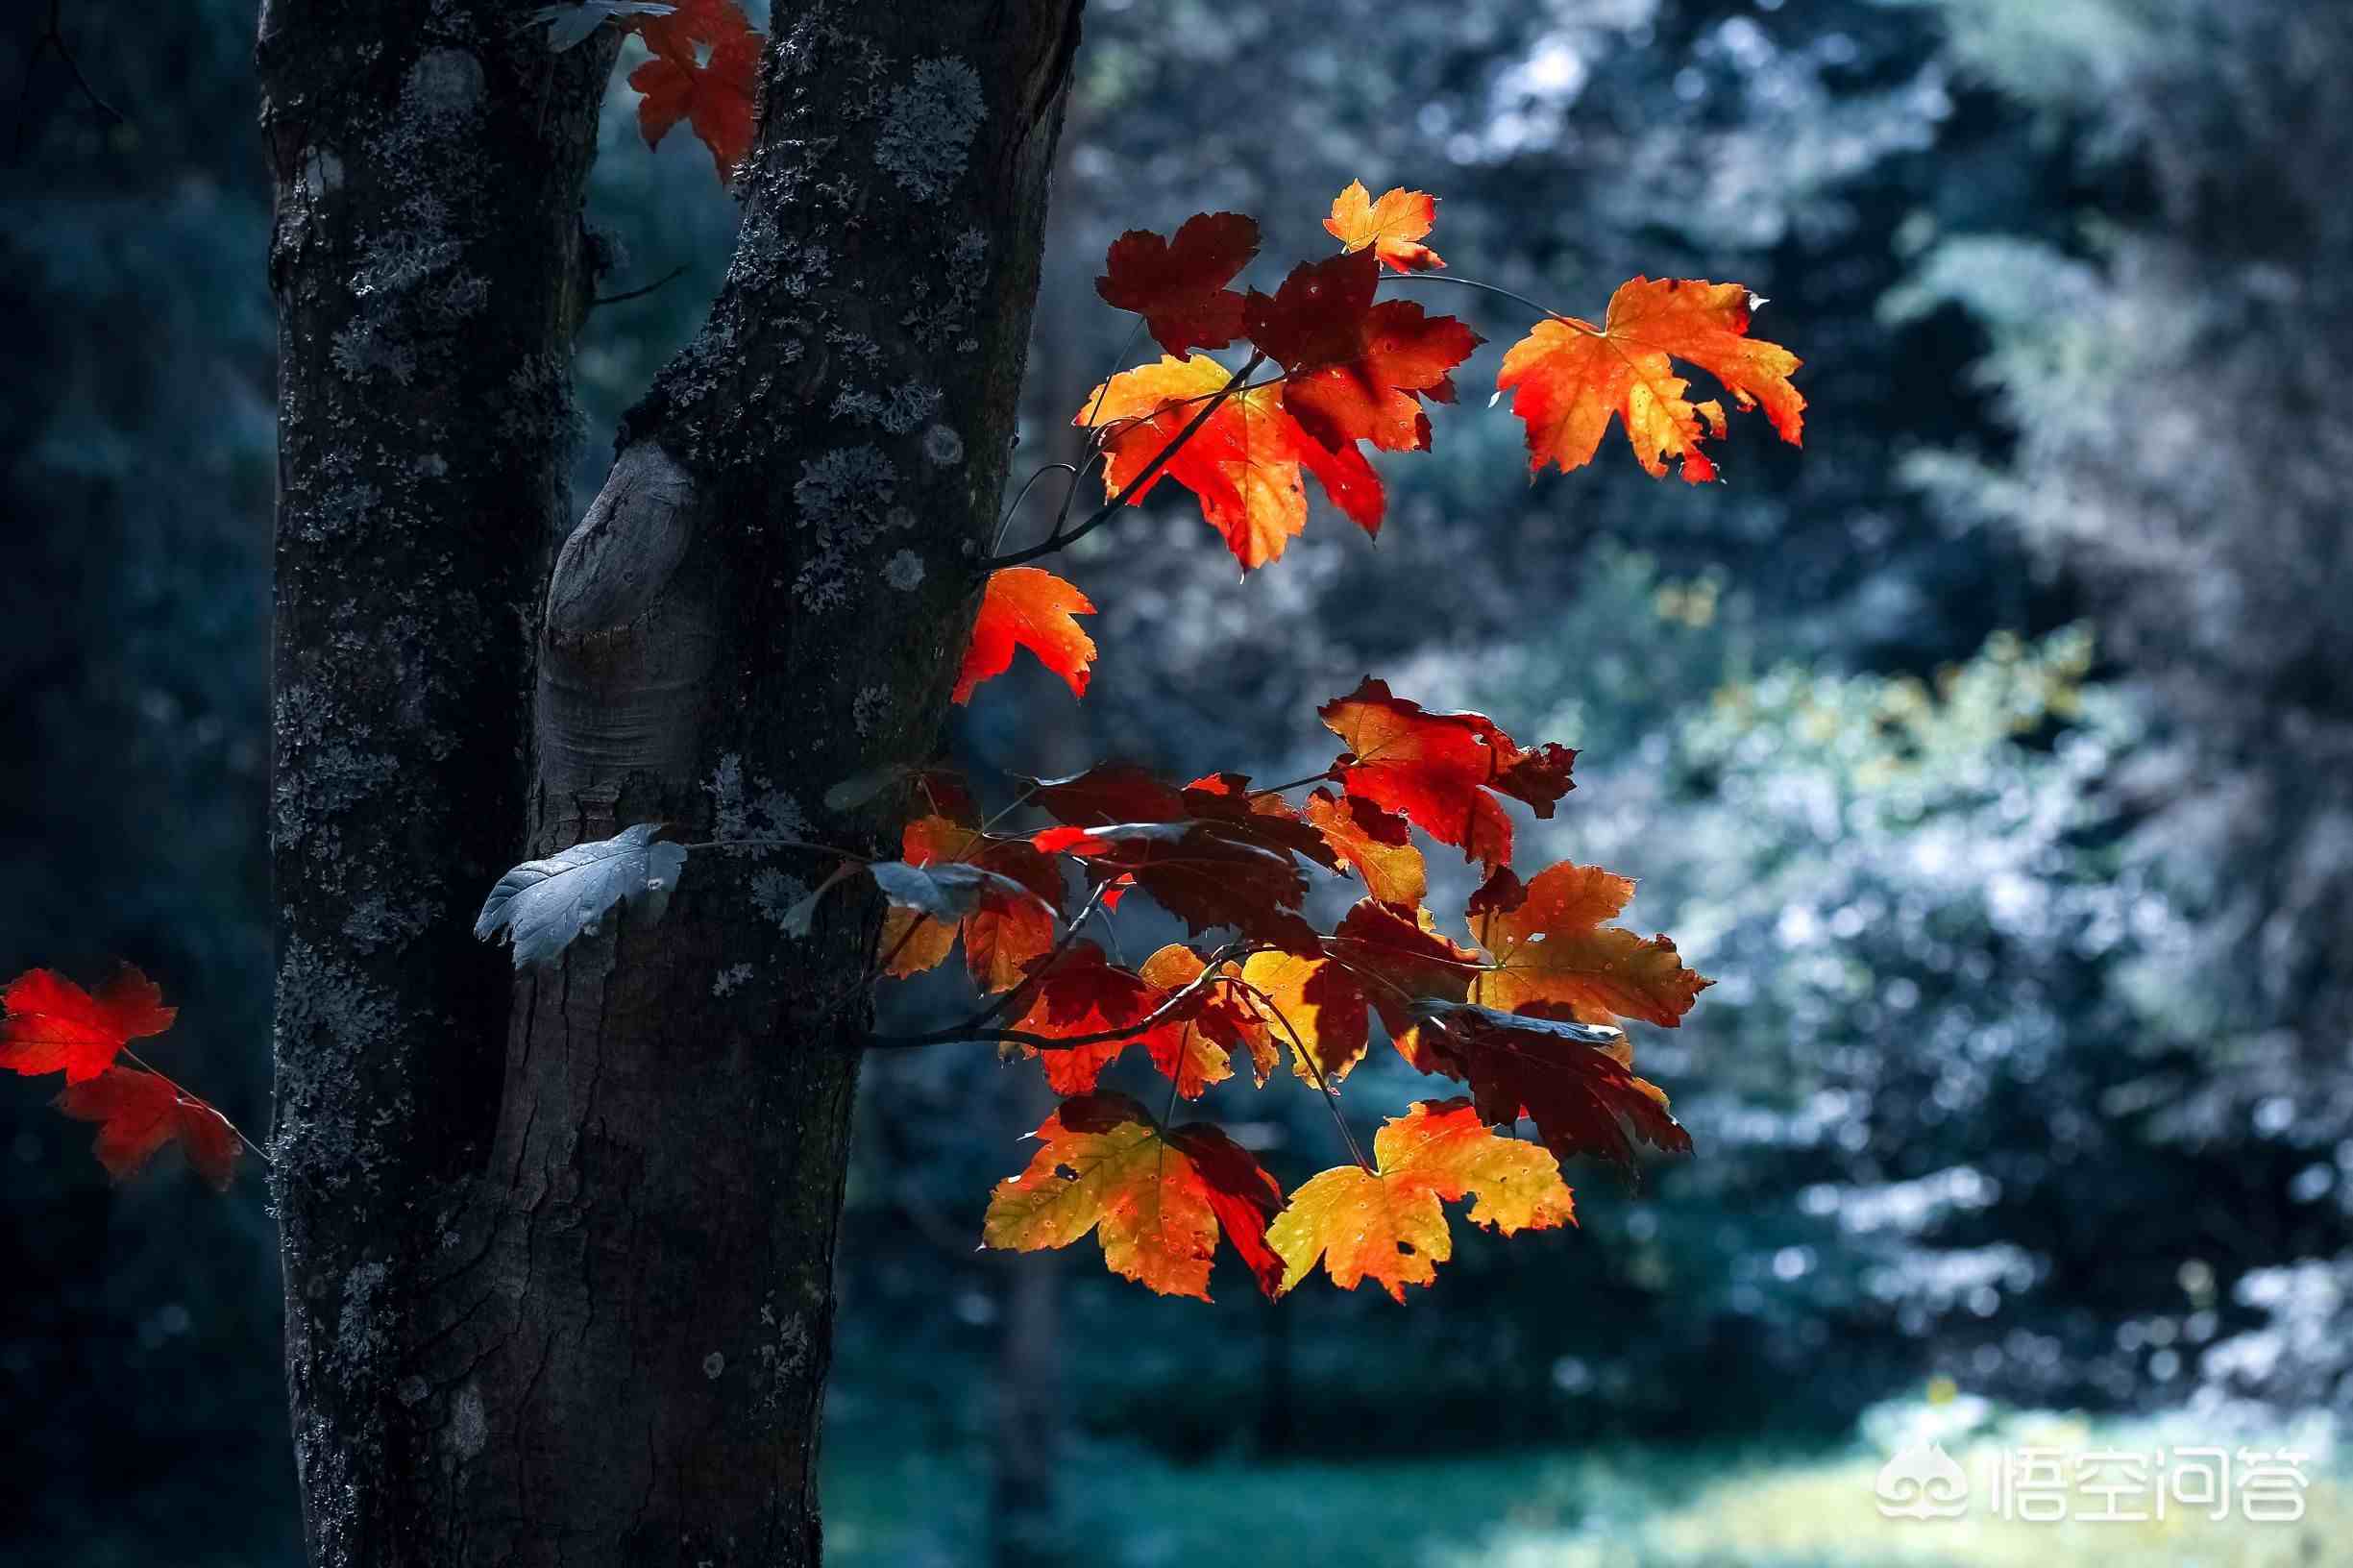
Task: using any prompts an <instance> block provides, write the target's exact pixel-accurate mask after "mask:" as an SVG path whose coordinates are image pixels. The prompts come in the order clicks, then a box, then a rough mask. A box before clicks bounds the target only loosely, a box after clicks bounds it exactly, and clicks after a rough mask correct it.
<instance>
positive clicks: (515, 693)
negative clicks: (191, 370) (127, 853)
mask: <svg viewBox="0 0 2353 1568" xmlns="http://www.w3.org/2000/svg"><path fill="white" fill-rule="evenodd" d="M515 21H516V12H515V8H514V7H512V6H511V5H506V4H502V3H499V0H458V3H445V4H440V5H435V6H430V7H428V6H426V5H423V4H396V3H392V0H271V3H270V4H268V5H267V6H266V7H265V8H264V10H263V12H262V16H261V28H260V45H259V53H258V63H259V68H260V78H261V85H262V91H263V103H262V113H261V119H262V128H263V132H264V135H265V139H266V145H267V149H268V153H269V156H270V159H271V164H272V169H273V173H274V176H275V181H276V208H277V212H276V222H275V232H274V233H273V236H272V243H271V250H270V275H271V282H272V285H273V288H274V290H275V292H276V294H277V297H278V305H279V320H280V339H279V348H280V355H279V358H280V372H279V506H278V525H277V568H276V576H277V590H276V592H277V628H276V649H275V655H274V670H273V686H274V702H275V710H274V722H275V737H274V747H273V752H274V754H273V759H272V788H273V807H274V821H273V830H272V855H273V869H274V874H275V878H276V882H277V899H278V947H279V953H278V963H279V969H278V1003H277V1014H278V1016H277V1037H278V1038H277V1051H278V1082H277V1094H276V1108H275V1115H274V1123H275V1136H274V1139H273V1144H274V1147H273V1159H274V1169H273V1172H272V1185H273V1195H274V1198H275V1201H276V1207H277V1210H278V1213H279V1218H280V1224H281V1234H282V1256H283V1260H284V1264H285V1280H286V1371H287V1382H288V1392H289V1395H290V1399H291V1403H292V1407H293V1418H294V1429H295V1433H294V1434H295V1458H296V1463H297V1465H298V1467H299V1469H300V1471H301V1478H302V1490H303V1496H304V1500H305V1515H306V1530H307V1533H308V1537H309V1541H310V1546H311V1553H312V1556H313V1558H314V1560H316V1561H317V1562H319V1563H321V1564H339V1563H356V1562H394V1561H399V1562H416V1561H427V1560H433V1559H432V1556H431V1554H432V1553H433V1552H434V1551H435V1550H437V1548H436V1547H435V1546H434V1545H433V1543H432V1541H431V1540H430V1538H429V1528H428V1524H427V1521H426V1520H425V1519H424V1518H423V1517H422V1516H421V1515H420V1513H419V1511H418V1505H419V1503H420V1501H421V1496H420V1493H419V1491H418V1482H420V1481H422V1480H423V1478H425V1477H427V1476H428V1475H429V1474H430V1473H431V1472H432V1470H433V1467H434V1466H435V1465H436V1464H437V1463H439V1462H440V1461H441V1457H442V1456H443V1455H444V1454H446V1453H448V1452H449V1451H450V1448H451V1444H452V1443H453V1441H458V1440H459V1439H462V1438H463V1436H464V1433H465V1430H466V1429H465V1428H463V1426H462V1424H461V1423H457V1422H455V1421H454V1412H453V1409H452V1407H451V1406H450V1405H449V1404H448V1403H447V1402H446V1401H442V1400H437V1399H435V1398H433V1397H432V1396H431V1391H430V1389H429V1388H428V1386H427V1385H426V1384H424V1383H423V1382H422V1381H421V1380H420V1378H419V1364H418V1361H417V1353H418V1350H419V1346H420V1333H419V1326H420V1325H421V1324H423V1323H424V1322H426V1321H427V1320H428V1316H429V1311H428V1305H427V1304H428V1302H429V1299H430V1298H431V1296H432V1294H433V1286H432V1279H433V1275H434V1273H435V1272H436V1270H437V1269H438V1268H440V1267H442V1266H443V1265H442V1264H441V1262H440V1259H441V1255H442V1233H443V1232H444V1231H445V1230H447V1229H448V1227H449V1225H450V1222H451V1217H452V1216H453V1215H455V1214H457V1213H461V1212H462V1211H463V1209H464V1206H465V1205H466V1203H467V1201H468V1200H469V1197H470V1195H471V1194H472V1192H473V1191H474V1190H475V1188H476V1185H477V1183H478V1179H479V1176H480V1173H481V1171H482V1169H483V1166H484V1162H485V1160H486V1158H487V1156H488V1152H489V1148H490V1143H491V1137H492V1132H493V1129H494V1127H495V1125H496V1117H497V1114H498V1103H499V1101H498V1096H499V1083H500V1072H499V1059H498V1055H497V1049H496V1047H497V1042H498V1041H500V1040H501V1039H502V1035H503V1031H504V1028H505V1023H506V1017H507V1012H508V1007H509V992H510V989H511V987H510V981H509V978H508V976H507V974H506V973H505V972H504V970H505V965H504V963H503V960H502V957H501V955H499V954H497V953H494V952H491V951H488V950H486V949H484V948H483V947H481V946H480V945H479V944H478V943H475V942H474V941H473V940H472V937H471V933H470V931H469V925H470V921H471V912H472V911H473V909H474V908H475V907H477V906H478V903H479V901H480V898H481V894H482V890H483V889H484V888H485V887H486V886H487V885H488V879H491V878H495V877H496V876H497V875H498V874H499V872H500V871H501V870H502V869H503V868H504V867H505V866H507V865H509V864H511V863H512V861H513V851H514V847H515V842H516V824H517V823H518V822H520V821H521V820H522V813H523V804H524V799H525V793H526V790H525V787H526V782H527V780H526V776H525V771H524V767H523V761H522V755H521V745H520V742H521V738H522V737H523V736H524V735H525V734H526V733H527V723H528V713H529V692H530V668H531V666H530V649H531V640H530V634H529V633H530V627H531V625H532V623H533V621H534V619H535V616H536V609H537V600H538V599H539V596H540V592H541V589H542V585H543V583H544V581H545V572H546V566H547V561H548V559H549V557H550V554H551V549H552V545H553V542H554V540H555V538H556V537H557V536H558V535H559V534H560V532H561V530H562V528H563V527H564V526H565V523H566V521H567V519H566V512H567V511H568V509H569V508H568V506H567V502H566V484H565V474H566V470H567V468H568V466H569V462H570V459H571V457H572V454H573V453H574V451H575V448H576V435H575V433H574V431H575V417H574V414H573V410H572V404H571V401H570V392H569V386H570V381H569V368H568V367H569V361H570V354H571V344H572V333H573V329H574V326H575V325H576V322H577V321H578V320H579V319H580V317H581V316H582V314H583V313H584V301H585V298H586V294H587V290H588V289H589V287H590V286H591V280H590V279H589V278H588V277H587V276H586V269H585V268H584V267H583V265H582V263H581V259H580V241H579V235H580V227H579V223H580V203H581V194H582V190H583V188H584V184H585V180H586V176H587V172H588V166H589V160H590V157H591V153H592V150H593V147H594V138H595V133H596V121H597V112H598V109H599V105H600V101H601V90H602V86H603V81H604V78H605V77H606V75H607V74H609V71H610V68H611V64H612V58H613V49H612V47H611V46H610V45H609V44H606V45H605V46H603V47H601V48H600V47H598V46H597V45H595V44H591V45H587V46H584V47H582V48H581V49H579V50H576V51H574V52H573V53H571V54H568V55H565V56H562V57H557V56H552V55H551V54H550V53H549V51H548V49H547V47H546V42H545V38H544V36H537V35H535V34H533V33H532V32H530V31H518V29H517V27H516V25H515ZM459 1446H461V1447H462V1446H463V1445H462V1442H460V1445H459Z"/></svg>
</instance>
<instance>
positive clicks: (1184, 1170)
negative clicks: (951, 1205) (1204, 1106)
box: [981, 1093, 1283, 1301]
mask: <svg viewBox="0 0 2353 1568" xmlns="http://www.w3.org/2000/svg"><path fill="white" fill-rule="evenodd" d="M1036 1136H1037V1138H1038V1140H1039V1141H1040V1143H1042V1145H1043V1147H1042V1148H1041V1149H1039V1151H1038V1153H1037V1156H1036V1158H1034V1159H1032V1160H1031V1161H1030V1164H1029V1168H1028V1169H1026V1170H1024V1171H1023V1172H1022V1173H1021V1174H1020V1175H1018V1176H1013V1177H1008V1178H1007V1179H1006V1180H1004V1181H1002V1182H999V1183H998V1184H997V1187H996V1191H995V1193H994V1195H993V1196H992V1197H991V1199H990V1200H989V1213H988V1216H987V1218H986V1219H985V1220H984V1221H983V1222H982V1228H981V1237H982V1239H983V1240H984V1241H985V1242H986V1243H987V1244H988V1245H990V1246H992V1247H1006V1248H1011V1249H1013V1250H1015V1251H1017V1252H1035V1251H1038V1250H1040V1249H1042V1248H1046V1247H1066V1246H1068V1245H1069V1244H1070V1243H1071V1242H1073V1241H1076V1240H1078V1239H1080V1238H1081V1237H1085V1236H1087V1235H1088V1234H1090V1233H1093V1234H1094V1235H1095V1236H1096V1237H1097V1238H1098V1239H1099V1240H1100V1242H1101V1243H1102V1247H1103V1262H1104V1263H1105V1264H1106V1265H1107V1266H1108V1267H1109V1268H1110V1269H1111V1271H1112V1272H1113V1273H1115V1274H1119V1275H1123V1276H1125V1277H1126V1278H1128V1279H1131V1280H1135V1281H1137V1282H1139V1283H1140V1284H1142V1285H1144V1286H1148V1287H1149V1288H1151V1289H1153V1290H1156V1291H1158V1292H1160V1293H1161V1294H1162V1295H1177V1296H1197V1297H1199V1298H1200V1299H1201V1300H1203V1301H1207V1300H1209V1299H1210V1293H1209V1277H1210V1262H1211V1259H1212V1258H1213V1256H1214V1254H1215V1252H1216V1249H1217V1239H1218V1237H1219V1236H1220V1235H1221V1234H1222V1235H1223V1236H1224V1237H1225V1239H1226V1240H1227V1241H1228V1242H1230V1243H1231V1244H1232V1245H1233V1246H1234V1249H1235V1250H1236V1251H1237V1252H1238V1253H1239V1254H1240V1256H1241V1258H1242V1261H1243V1262H1245V1263H1247V1264H1248V1265H1249V1266H1250V1270H1251V1272H1252V1274H1253V1275H1254V1276H1255V1277H1256V1278H1257V1280H1258V1282H1259V1286H1260V1288H1262V1290H1264V1291H1265V1292H1266V1293H1267V1294H1268V1295H1273V1294H1275V1293H1276V1286H1277V1282H1278V1280H1279V1279H1280V1278H1281V1275H1282V1269H1283V1265H1282V1262H1281V1260H1280V1259H1278V1258H1277V1257H1276V1256H1275V1254H1274V1252H1273V1250H1272V1249H1271V1248H1270V1247H1269V1246H1268V1245H1267V1241H1266V1226H1267V1222H1268V1221H1269V1220H1270V1219H1271V1218H1272V1217H1273V1215H1274V1213H1275V1211H1276V1210H1277V1209H1278V1208H1280V1207H1281V1205H1282V1201H1283V1189H1282V1188H1280V1187H1278V1186H1277V1185H1276V1183H1275V1179H1274V1178H1273V1177H1272V1176H1269V1175H1268V1174H1267V1173H1266V1171H1265V1170H1264V1168H1263V1167H1262V1166H1261V1165H1260V1164H1259V1163H1258V1161H1257V1160H1255V1159H1254V1158H1252V1157H1251V1155H1250V1153H1249V1151H1248V1150H1246V1149H1244V1148H1242V1147H1241V1146H1240V1145H1239V1144H1238V1143H1236V1142H1235V1141H1234V1140H1233V1139H1230V1138H1228V1137H1226V1135H1225V1134H1224V1133H1223V1132H1221V1131H1219V1130H1218V1129H1217V1128H1215V1127H1213V1126H1210V1125H1208V1124H1207V1123H1192V1124H1189V1125H1185V1126H1179V1127H1172V1128H1163V1127H1162V1126H1161V1125H1160V1123H1159V1122H1157V1121H1155V1120H1154V1119H1153V1117H1152V1115H1151V1114H1150V1113H1149V1112H1147V1111H1145V1110H1144V1108H1143V1107H1142V1106H1140V1105H1138V1104H1137V1103H1136V1102H1135V1101H1134V1100H1131V1099H1129V1098H1128V1097H1127V1096H1126V1095H1124V1094H1112V1093H1098V1094H1090V1095H1087V1096H1085V1097H1084V1098H1081V1099H1074V1100H1067V1101H1066V1102H1064V1104H1063V1105H1062V1107H1061V1108H1060V1109H1058V1110H1057V1111H1056V1112H1055V1113H1054V1114H1053V1115H1050V1116H1048V1117H1046V1119H1045V1121H1044V1123H1043V1124H1042V1126H1040V1127H1039V1129H1038V1132H1037V1135H1036Z"/></svg>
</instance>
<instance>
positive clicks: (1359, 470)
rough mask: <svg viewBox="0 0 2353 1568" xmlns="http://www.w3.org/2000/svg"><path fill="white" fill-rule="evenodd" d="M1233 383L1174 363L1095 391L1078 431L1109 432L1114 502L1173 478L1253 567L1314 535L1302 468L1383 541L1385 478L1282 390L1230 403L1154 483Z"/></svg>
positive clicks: (1122, 376)
mask: <svg viewBox="0 0 2353 1568" xmlns="http://www.w3.org/2000/svg"><path fill="white" fill-rule="evenodd" d="M1232 380H1234V377H1233V373H1232V372H1231V371H1229V370H1227V369H1226V368H1225V366H1223V365H1221V364H1219V363H1218V362H1217V361H1216V360H1214V359H1212V358H1211V357H1209V356H1208V355H1200V354H1196V355H1193V356H1192V357H1191V358H1189V359H1179V358H1176V357H1175V356H1173V355H1170V356H1166V357H1164V358H1163V359H1162V360H1161V361H1160V363H1158V364H1155V365H1139V366H1137V367H1136V368H1135V369H1133V370H1124V371H1121V372H1120V373H1119V374H1118V375H1116V376H1114V377H1113V378H1112V379H1111V380H1109V381H1106V382H1105V383H1103V384H1102V385H1101V386H1098V387H1096V388H1095V389H1094V391H1093V392H1092V393H1091V394H1089V396H1088V399H1087V401H1086V403H1084V404H1081V405H1080V407H1079V411H1078V414H1077V416H1076V417H1075V418H1074V419H1073V420H1072V421H1071V423H1072V424H1074V425H1077V426H1080V427H1081V428H1083V429H1093V430H1097V431H1099V432H1100V439H1101V441H1102V445H1103V454H1104V465H1103V494H1104V496H1105V498H1106V499H1109V498H1111V497H1114V496H1116V495H1118V494H1119V493H1120V492H1121V491H1124V490H1128V489H1129V488H1130V487H1131V486H1133V487H1134V489H1133V493H1132V494H1130V495H1129V496H1128V504H1129V505H1131V506H1133V505H1140V504H1142V502H1143V499H1144V497H1146V496H1148V495H1150V494H1151V493H1152V491H1153V489H1154V487H1155V486H1157V485H1158V484H1159V483H1160V481H1161V480H1162V479H1163V478H1170V479H1173V480H1175V481H1176V482H1177V483H1178V484H1180V485H1182V486H1184V487H1185V488H1186V489H1188V490H1189V491H1191V492H1192V493H1193V495H1194V496H1195V497H1196V498H1197V499H1198V500H1199V501H1200V502H1201V516H1202V518H1203V519H1204V520H1205V521H1206V522H1208V524H1209V525H1210V527H1213V528H1215V529H1216V530H1217V531H1218V532H1219V533H1220V534H1222V535H1223V536H1224V538H1225V541H1226V548H1227V549H1229V550H1231V551H1233V552H1234V558H1235V559H1236V560H1238V561H1239V562H1241V564H1242V567H1243V569H1244V570H1245V571H1247V570H1251V569H1254V568H1257V567H1261V566H1263V565H1265V564H1266V563H1267V562H1268V561H1271V560H1274V559H1275V558H1276V557H1278V556H1280V555H1281V554H1282V553H1283V551H1284V549H1285V547H1286V546H1287V545H1288V544H1289V543H1290V541H1291V540H1292V538H1293V537H1295V536H1296V535H1297V534H1298V533H1299V531H1300V530H1301V529H1302V528H1304V527H1307V516H1308V505H1307V490H1306V486H1305V484H1304V482H1303V481H1302V479H1301V478H1300V476H1301V474H1302V473H1303V472H1305V473H1308V474H1311V475H1313V476H1314V478H1315V479H1316V481H1317V482H1318V483H1319V484H1321V485H1322V487H1323V490H1324V494H1325V495H1326V496H1327V497H1328V498H1329V499H1330V500H1331V502H1332V503H1333V504H1334V505H1336V506H1337V507H1339V509H1340V510H1341V511H1342V512H1344V513H1346V514H1347V516H1348V517H1349V519H1350V520H1351V521H1353V522H1354V523H1356V524H1357V526H1358V527H1361V528H1362V529H1364V531H1365V532H1366V533H1368V534H1375V535H1377V534H1379V533H1380V531H1381V518H1382V513H1383V511H1384V509H1385V495H1384V493H1383V491H1382V487H1381V479H1380V477H1379V476H1378V475H1376V474H1375V473H1374V472H1373V469H1372V465H1371V464H1370V463H1368V462H1366V461H1365V459H1364V456H1363V454H1362V453H1360V451H1359V450H1358V449H1357V446H1356V444H1355V443H1354V442H1347V443H1343V444H1342V445H1341V447H1340V448H1339V449H1338V450H1335V449H1333V448H1329V447H1326V446H1325V445H1324V444H1323V443H1321V442H1319V441H1316V440H1314V439H1313V438H1311V436H1309V434H1308V433H1307V432H1306V431H1305V430H1304V429H1301V428H1300V426H1299V423H1298V421H1296V420H1295V419H1293V418H1292V417H1291V415H1290V411H1289V409H1288V407H1287V405H1286V404H1285V402H1284V388H1283V387H1282V386H1281V385H1279V384H1277V385H1267V386H1259V387H1252V388H1250V389H1249V390H1247V391H1241V392H1236V393H1234V394H1232V395H1231V396H1229V397H1227V398H1226V399H1225V401H1224V402H1222V403H1220V404H1217V406H1216V409H1215V411H1214V412H1213V413H1212V414H1211V415H1210V416H1209V418H1208V419H1207V420H1205V421H1204V422H1203V423H1202V425H1201V427H1200V428H1199V429H1196V430H1194V431H1193V433H1192V434H1191V436H1190V437H1189V438H1187V439H1186V440H1185V444H1184V445H1183V446H1179V447H1176V448H1175V450H1174V451H1173V452H1171V453H1169V456H1168V458H1167V460H1166V461H1165V462H1164V463H1163V464H1162V465H1161V466H1160V467H1159V468H1158V469H1157V470H1155V471H1154V472H1153V473H1152V474H1151V475H1150V476H1149V477H1148V478H1147V477H1145V475H1144V470H1146V469H1147V468H1150V467H1151V466H1152V463H1153V460H1154V459H1155V458H1157V457H1159V456H1160V454H1161V453H1162V452H1163V451H1164V450H1166V449H1168V448H1169V447H1170V446H1171V445H1172V444H1173V443H1175V442H1176V441H1177V440H1178V438H1179V437H1180V436H1183V435H1184V432H1185V430H1186V428H1187V427H1188V426H1189V425H1191V423H1192V421H1193V419H1194V416H1196V415H1197V414H1199V413H1200V411H1201V409H1202V407H1203V406H1204V405H1205V404H1207V403H1208V402H1209V400H1210V399H1212V398H1213V397H1214V396H1215V395H1216V394H1217V393H1219V392H1222V391H1224V390H1225V389H1226V387H1227V386H1228V384H1229V383H1231V382H1232Z"/></svg>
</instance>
